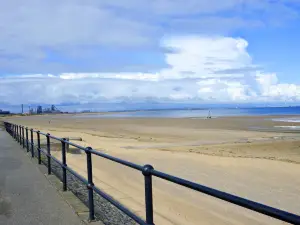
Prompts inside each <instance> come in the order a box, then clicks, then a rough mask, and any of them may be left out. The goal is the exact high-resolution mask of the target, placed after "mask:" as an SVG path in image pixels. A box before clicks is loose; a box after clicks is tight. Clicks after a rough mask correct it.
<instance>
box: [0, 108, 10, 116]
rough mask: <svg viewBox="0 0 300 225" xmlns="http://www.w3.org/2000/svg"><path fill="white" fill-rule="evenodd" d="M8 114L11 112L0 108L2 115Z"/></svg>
mask: <svg viewBox="0 0 300 225" xmlns="http://www.w3.org/2000/svg"><path fill="white" fill-rule="evenodd" d="M8 114H10V112H9V111H3V110H1V109H0V115H8Z"/></svg>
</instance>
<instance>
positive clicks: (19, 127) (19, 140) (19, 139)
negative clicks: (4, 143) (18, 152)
mask: <svg viewBox="0 0 300 225" xmlns="http://www.w3.org/2000/svg"><path fill="white" fill-rule="evenodd" d="M18 129H19V138H18V142H19V144H20V145H21V125H18Z"/></svg>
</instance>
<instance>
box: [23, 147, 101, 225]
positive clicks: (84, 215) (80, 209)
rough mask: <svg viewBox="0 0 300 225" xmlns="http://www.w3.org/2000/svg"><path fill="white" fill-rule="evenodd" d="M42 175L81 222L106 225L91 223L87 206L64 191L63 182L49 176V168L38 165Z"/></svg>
mask: <svg viewBox="0 0 300 225" xmlns="http://www.w3.org/2000/svg"><path fill="white" fill-rule="evenodd" d="M27 156H28V157H30V158H31V155H30V154H29V153H27ZM31 161H32V162H34V163H36V162H35V161H37V159H36V158H31ZM36 166H37V167H38V169H39V170H40V172H41V173H43V174H44V176H45V178H46V179H47V180H48V181H49V183H50V184H51V185H52V186H53V187H54V188H55V189H56V190H57V192H58V193H59V195H60V196H61V197H62V199H63V200H64V201H65V202H66V203H67V204H68V205H69V206H70V207H71V208H72V209H73V211H74V212H75V213H76V215H77V216H78V217H79V218H80V220H81V221H82V222H83V223H84V224H87V225H104V223H102V222H101V221H89V220H88V217H89V210H88V207H86V205H85V204H84V203H83V202H82V201H80V199H78V198H77V197H76V196H75V195H74V194H73V193H72V192H71V191H65V192H64V191H62V186H63V184H62V182H61V181H60V180H59V178H58V177H56V176H55V175H53V174H52V175H48V173H47V168H46V167H45V166H44V165H38V164H36Z"/></svg>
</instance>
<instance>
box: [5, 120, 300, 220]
mask: <svg viewBox="0 0 300 225" xmlns="http://www.w3.org/2000/svg"><path fill="white" fill-rule="evenodd" d="M280 117H281V116H280ZM9 120H10V121H12V122H15V123H18V124H22V125H25V126H29V127H32V128H35V129H40V130H41V131H44V132H49V133H51V134H52V135H56V136H60V137H82V139H83V141H81V142H77V141H74V142H76V143H78V144H81V145H83V146H92V147H93V148H94V149H97V150H99V151H103V152H105V153H108V154H110V155H114V156H117V157H121V158H123V159H126V160H129V161H132V162H135V163H138V164H146V163H150V164H152V165H153V166H154V167H155V168H156V169H158V170H162V171H164V172H167V173H170V174H174V175H175V174H176V175H177V176H180V177H182V178H186V179H189V180H192V181H195V182H198V183H200V184H203V185H207V186H210V187H213V188H217V189H219V190H222V191H226V192H229V193H233V194H236V195H239V196H242V197H245V198H249V199H251V200H255V201H259V202H261V203H264V204H268V205H270V206H273V207H278V208H281V209H284V210H288V211H291V212H293V213H298V214H300V201H299V200H300V197H299V196H300V188H299V187H300V179H299V177H300V165H299V164H300V135H299V133H291V132H289V131H288V130H285V131H286V132H284V130H282V132H274V126H287V125H288V126H289V125H291V126H293V125H294V124H293V123H285V122H275V121H272V120H271V117H268V118H266V117H231V118H216V119H212V120H204V119H199V118H189V119H167V118H163V119H159V118H155V119H154V118H147V119H146V118H143V119H133V118H131V119H121V118H119V119H103V118H102V119H100V118H99V119H96V118H93V119H88V118H80V119H79V118H71V116H70V115H60V116H30V117H15V118H10V119H9ZM257 127H260V128H261V129H260V130H259V131H256V130H255V129H256V128H257ZM54 154H57V157H58V158H59V157H60V152H54ZM67 161H68V165H69V166H71V167H73V168H74V169H76V170H78V171H80V172H81V173H82V174H83V175H86V164H85V155H84V154H71V153H69V154H68V155H67ZM93 166H94V179H95V184H96V185H98V186H100V187H101V188H103V190H105V191H106V192H107V193H108V194H110V195H112V196H113V197H115V198H116V199H117V200H119V201H120V202H121V203H123V204H125V205H126V206H128V207H129V208H131V209H132V210H133V211H135V212H137V213H138V214H140V215H141V216H143V217H144V191H143V176H142V175H141V174H140V173H139V172H136V171H134V170H132V169H129V168H126V167H124V166H122V165H118V164H116V163H113V162H110V161H108V160H104V159H101V158H99V157H93ZM153 183H154V206H155V207H154V209H155V224H283V223H282V222H280V221H278V220H275V219H271V218H269V217H266V216H263V215H260V214H258V213H254V212H250V211H249V210H246V209H243V208H241V207H237V206H234V205H232V204H230V203H226V202H223V201H221V200H217V199H215V198H212V197H210V196H206V195H204V194H201V193H197V192H194V191H191V190H188V189H186V188H184V187H179V186H177V185H173V184H170V183H168V182H165V181H162V180H160V179H156V178H155V179H154V181H153Z"/></svg>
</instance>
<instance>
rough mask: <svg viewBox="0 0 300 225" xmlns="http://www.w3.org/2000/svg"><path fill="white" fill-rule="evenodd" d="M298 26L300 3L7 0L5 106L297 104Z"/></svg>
mask: <svg viewBox="0 0 300 225" xmlns="http://www.w3.org/2000/svg"><path fill="white" fill-rule="evenodd" d="M11 12H14V13H11ZM299 27H300V0H251V1H250V0H227V1H221V0H210V1H207V0H184V1H183V0H177V1H171V0H155V1H146V0H101V1H100V0H88V1H83V0H75V1H68V0H53V1H47V2H45V1H42V0H27V1H26V2H24V1H21V0H11V1H2V2H1V3H0V106H1V105H2V106H4V105H5V106H7V105H19V104H21V103H24V104H40V103H49V104H63V103H65V102H68V103H72V104H101V103H102V104H104V103H107V102H117V101H122V102H124V101H133V102H134V101H136V102H147V101H152V102H153V101H156V102H173V103H179V102H181V103H182V102H183V103H186V104H188V103H193V104H228V103H229V104H247V103H259V104H269V103H270V104H273V103H274V104H275V103H276V104H283V103H286V102H288V103H289V104H298V103H300V74H299V69H300V64H299V63H298V59H299V58H300V44H299V40H300V29H299ZM16 90H17V91H16ZM37 93H39V94H38V95H37Z"/></svg>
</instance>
